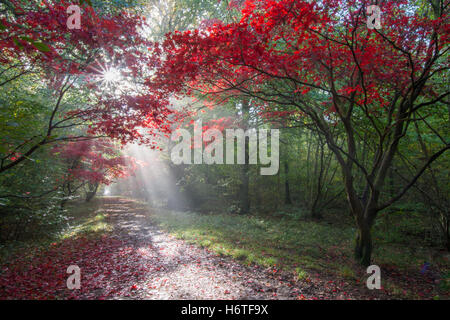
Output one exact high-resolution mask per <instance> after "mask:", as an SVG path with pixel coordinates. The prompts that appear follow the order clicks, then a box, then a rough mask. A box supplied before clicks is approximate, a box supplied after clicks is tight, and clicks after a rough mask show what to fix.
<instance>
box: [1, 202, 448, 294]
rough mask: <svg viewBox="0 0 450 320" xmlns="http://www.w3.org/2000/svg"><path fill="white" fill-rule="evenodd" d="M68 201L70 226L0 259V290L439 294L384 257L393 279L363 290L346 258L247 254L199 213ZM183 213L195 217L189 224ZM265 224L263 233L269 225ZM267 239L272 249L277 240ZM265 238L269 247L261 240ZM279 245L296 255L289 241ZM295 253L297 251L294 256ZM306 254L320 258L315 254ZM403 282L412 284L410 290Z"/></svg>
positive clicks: (430, 281)
mask: <svg viewBox="0 0 450 320" xmlns="http://www.w3.org/2000/svg"><path fill="white" fill-rule="evenodd" d="M72 211H73V216H75V219H74V221H72V223H71V225H72V227H71V228H70V230H69V231H67V232H66V233H65V234H64V235H63V236H62V237H61V238H60V239H58V240H57V241H55V242H52V243H49V244H48V245H46V246H40V247H35V248H32V249H30V248H28V249H27V250H26V251H22V252H18V253H16V254H15V256H14V257H10V258H8V261H2V262H1V263H0V299H248V300H252V299H299V300H303V299H392V298H411V297H412V298H421V299H432V298H437V297H439V298H441V299H442V298H444V299H445V298H446V296H445V295H444V296H442V292H441V291H439V290H440V289H439V288H438V287H439V286H437V285H436V283H437V282H436V279H435V276H434V275H433V273H430V274H429V275H428V274H420V273H417V274H415V275H414V274H413V275H410V274H406V275H405V274H400V273H399V272H398V270H396V269H395V268H394V266H390V267H388V266H384V267H387V268H388V269H389V268H390V269H389V271H388V277H389V278H393V277H397V278H399V279H400V280H398V281H397V282H396V283H397V284H396V285H395V287H393V285H392V284H391V285H390V286H389V287H386V286H384V287H383V288H382V290H368V289H367V288H366V285H365V280H364V277H367V275H363V273H360V274H357V272H356V273H355V272H354V271H353V270H352V269H351V268H349V267H345V268H343V269H342V268H340V269H339V270H341V271H343V273H342V274H336V273H333V272H325V271H324V270H319V269H317V268H316V269H315V268H314V264H313V263H312V261H311V257H310V256H305V258H308V259H305V260H308V261H309V264H308V265H307V266H309V267H310V268H309V269H308V268H305V265H304V264H301V263H300V264H299V265H300V266H301V267H295V266H296V264H294V267H295V268H293V265H292V264H290V263H287V262H286V263H285V262H283V261H282V260H283V259H282V258H280V257H279V256H277V255H271V254H270V252H262V253H261V254H262V255H260V254H259V253H258V252H260V250H259V249H260V248H257V247H255V246H253V247H252V248H254V249H255V254H254V255H251V253H249V251H246V250H245V249H244V248H250V247H248V246H247V247H246V246H245V243H246V242H247V244H250V245H252V244H251V243H249V241H250V240H251V237H247V238H246V237H245V235H244V236H243V235H242V234H241V235H240V237H241V238H240V239H239V240H238V241H236V243H235V247H233V246H232V245H231V247H230V246H228V247H227V246H226V243H225V242H221V244H220V246H218V245H217V244H218V243H219V242H218V241H216V242H215V241H214V239H216V238H215V236H216V235H215V234H214V233H213V232H210V231H209V230H208V229H207V228H206V226H208V224H206V223H205V222H204V221H203V222H202V221H201V217H200V216H195V217H193V216H192V214H191V215H189V214H188V213H187V214H186V215H184V216H183V215H182V214H181V213H177V214H175V213H168V212H158V213H156V212H155V211H153V210H152V209H148V208H147V207H146V206H145V205H144V204H142V203H139V202H137V201H134V200H129V199H124V198H115V197H109V198H102V199H100V200H98V201H97V202H96V205H95V206H91V207H90V208H89V209H87V207H86V206H80V207H78V208H77V206H74V207H73V208H72ZM192 218H194V220H196V221H197V222H198V223H197V224H196V225H195V228H193V226H194V224H193V220H192ZM206 218H207V219H211V217H209V218H208V217H206ZM214 219H216V220H217V218H214ZM222 219H223V217H222ZM216 220H214V221H216ZM258 221H262V222H261V225H260V226H259V227H258V226H256V227H255V226H253V227H255V228H256V229H258V228H259V229H261V228H263V229H264V228H265V226H264V221H263V220H258ZM216 222H217V221H216ZM235 222H236V221H235ZM237 222H238V223H240V224H241V225H245V223H244V224H242V221H237ZM218 223H221V224H222V225H223V226H224V230H225V232H227V230H226V229H227V227H231V228H234V229H235V230H236V231H237V232H239V227H238V225H232V226H230V222H229V221H228V222H226V221H223V220H220V221H218ZM233 223H234V222H233ZM187 226H189V227H190V228H187ZM266 227H267V226H266ZM266 229H267V228H266ZM165 230H166V231H165ZM182 230H184V231H189V232H184V233H183V232H181V231H182ZM240 231H242V230H240ZM311 231H312V232H313V233H314V230H311ZM265 233H267V234H269V236H270V230H265ZM202 235H203V237H202ZM206 235H209V237H206ZM182 238H184V240H183V239H182ZM269 240H270V239H269ZM270 242H271V244H272V247H273V248H272V249H273V250H277V243H276V242H273V241H272V240H271V241H270ZM228 244H229V245H230V243H228ZM266 247H267V248H266V250H268V251H269V249H270V246H269V245H268V244H266ZM317 247H319V248H320V244H317ZM278 249H279V251H281V252H284V251H285V250H283V248H278ZM284 249H286V248H284ZM221 250H222V251H221ZM258 250H259V251H258ZM289 252H291V256H294V257H295V256H296V255H295V254H293V252H292V249H291V251H289ZM323 254H324V255H325V254H328V253H325V252H324V253H323ZM329 254H332V252H329ZM335 255H336V253H335ZM261 257H263V260H260V259H259V258H261ZM296 258H298V261H301V258H302V256H301V255H298V257H296ZM325 258H326V257H325ZM325 258H324V259H325ZM333 259H334V261H333V262H332V263H331V261H330V265H333V264H334V265H336V264H337V263H339V258H338V257H334V258H333ZM274 262H275V263H274ZM315 263H316V264H315V265H316V266H317V265H321V263H322V264H323V262H322V261H319V260H317V261H315ZM70 265H77V266H79V267H80V270H81V288H80V289H79V290H69V289H67V286H66V280H67V278H68V277H69V274H67V273H66V270H67V267H69V266H70ZM346 268H347V269H346ZM331 269H333V268H331ZM382 270H383V267H382ZM396 272H398V274H397V273H396ZM383 279H384V278H382V280H383ZM389 280H392V279H389ZM402 281H403V282H402ZM390 282H392V281H390ZM392 283H394V282H392ZM402 283H403V285H407V286H408V288H403V287H402ZM393 288H394V289H395V290H394V289H393ZM407 290H409V291H407ZM411 292H418V294H415V295H413V296H411Z"/></svg>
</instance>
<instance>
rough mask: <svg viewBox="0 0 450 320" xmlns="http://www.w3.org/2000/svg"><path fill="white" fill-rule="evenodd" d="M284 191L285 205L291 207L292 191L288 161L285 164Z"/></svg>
mask: <svg viewBox="0 0 450 320" xmlns="http://www.w3.org/2000/svg"><path fill="white" fill-rule="evenodd" d="M284 174H285V177H284V190H285V199H284V204H286V205H291V204H292V200H291V190H290V187H289V163H288V162H287V161H285V162H284Z"/></svg>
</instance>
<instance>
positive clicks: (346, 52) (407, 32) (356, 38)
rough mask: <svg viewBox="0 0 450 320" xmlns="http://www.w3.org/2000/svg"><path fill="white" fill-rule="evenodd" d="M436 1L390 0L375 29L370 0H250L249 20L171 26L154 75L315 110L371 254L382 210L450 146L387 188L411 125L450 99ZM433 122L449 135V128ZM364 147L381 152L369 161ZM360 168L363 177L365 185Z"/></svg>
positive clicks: (443, 6) (180, 85)
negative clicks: (424, 5) (427, 5)
mask: <svg viewBox="0 0 450 320" xmlns="http://www.w3.org/2000/svg"><path fill="white" fill-rule="evenodd" d="M432 4H433V6H432V8H433V12H434V14H429V15H423V14H420V13H419V12H418V8H417V7H416V6H415V3H414V2H412V1H405V0H401V1H380V3H379V5H380V8H381V11H382V17H383V18H382V21H381V23H382V27H381V29H371V28H369V27H368V11H367V10H368V6H369V5H371V1H354V0H350V1H340V0H324V1H319V2H307V1H298V0H282V1H260V0H248V1H246V2H245V6H244V8H243V9H242V19H241V20H240V21H238V22H235V23H230V24H223V23H216V24H214V25H213V26H211V27H210V28H207V29H206V30H193V31H192V30H189V31H186V32H175V33H172V34H169V35H168V36H167V38H166V39H165V41H164V42H163V43H162V44H161V46H160V47H158V46H156V47H155V48H154V53H155V54H156V55H157V56H159V57H160V59H161V67H160V68H159V70H158V71H157V73H156V75H155V77H154V78H153V79H152V81H153V83H154V84H155V85H157V86H158V88H160V90H164V91H167V92H172V93H174V94H177V95H179V96H182V95H191V94H193V93H195V92H202V93H207V94H209V95H210V96H214V97H217V99H219V97H220V98H223V97H224V96H227V95H229V96H236V95H237V96H241V97H246V98H247V99H249V101H250V102H251V103H257V102H266V103H271V104H276V105H279V106H280V107H282V108H283V107H284V108H287V109H292V108H294V109H295V110H296V111H297V112H298V114H299V115H301V116H303V117H305V118H306V119H308V121H311V122H312V123H313V125H314V127H315V128H316V130H317V132H318V133H319V134H320V139H323V141H324V142H325V143H326V145H327V147H328V148H329V149H330V150H331V151H332V152H333V154H334V157H335V158H336V160H337V162H338V163H339V166H340V169H341V172H342V178H343V181H344V187H345V193H346V197H347V201H348V206H349V209H350V212H351V214H352V215H353V217H354V219H355V222H356V225H357V227H358V233H357V236H356V244H355V257H356V259H357V260H358V261H360V262H361V263H362V264H363V265H369V264H370V262H371V255H372V237H371V228H372V226H373V224H374V221H375V219H376V217H377V215H378V213H379V212H380V211H381V210H383V209H385V208H388V207H389V206H390V205H392V204H393V203H395V202H396V201H398V200H399V199H401V198H402V197H403V196H404V195H405V194H406V192H407V191H408V190H410V188H411V187H412V186H413V185H414V184H415V183H416V181H417V180H418V179H419V178H420V177H421V176H422V175H423V173H424V172H425V171H426V170H427V169H428V168H429V167H430V165H431V164H432V163H433V162H434V161H435V160H436V159H438V158H439V157H440V156H441V155H442V154H444V153H445V152H446V151H447V150H448V149H449V148H450V145H449V143H448V141H446V140H445V139H439V144H437V145H435V146H434V148H433V150H428V154H427V155H424V156H426V160H425V161H423V163H422V164H421V165H420V166H417V170H416V172H415V173H414V174H413V175H412V176H411V177H410V178H409V179H408V180H407V181H405V183H404V185H403V187H402V188H400V189H399V190H398V191H397V192H396V193H395V194H390V193H388V192H385V191H386V187H385V182H386V177H387V175H388V173H389V171H390V169H391V168H392V164H393V161H394V159H395V157H396V155H397V153H398V150H399V148H400V146H401V145H402V142H403V141H404V137H405V135H406V134H407V133H408V132H409V131H410V130H412V129H413V127H414V125H415V124H416V123H417V124H419V125H422V124H425V122H424V121H425V120H424V119H426V117H427V115H429V114H432V113H433V112H435V111H436V110H440V109H442V108H445V101H444V100H445V99H446V97H447V96H448V94H449V91H448V87H447V86H446V85H445V83H444V82H443V81H442V80H443V77H442V75H443V74H446V73H447V72H448V68H449V66H448V62H447V59H448V42H449V39H448V34H449V32H448V30H449V25H448V6H449V3H448V1H445V0H442V1H433V2H432ZM334 128H339V129H340V132H341V135H342V137H343V138H342V141H343V143H342V144H340V143H338V142H337V139H336V137H335V135H334V134H333V131H334ZM431 131H432V132H433V133H434V134H435V135H436V136H437V137H441V135H440V134H439V133H438V131H439V128H432V130H431ZM361 133H365V134H363V135H361ZM362 148H367V150H371V152H372V154H373V155H374V156H373V158H372V159H366V161H362V159H363V157H365V155H364V154H363V153H362ZM356 176H362V177H363V183H364V187H363V188H361V189H359V188H358V187H357V186H356V184H355V177H356Z"/></svg>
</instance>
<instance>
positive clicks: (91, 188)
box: [86, 182, 100, 202]
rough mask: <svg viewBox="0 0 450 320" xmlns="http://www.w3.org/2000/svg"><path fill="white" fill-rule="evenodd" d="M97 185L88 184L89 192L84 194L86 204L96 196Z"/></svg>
mask: <svg viewBox="0 0 450 320" xmlns="http://www.w3.org/2000/svg"><path fill="white" fill-rule="evenodd" d="M99 185H100V184H99V183H98V182H97V183H95V184H91V183H89V191H88V192H86V202H89V201H91V200H92V199H94V197H95V195H96V194H97V190H98V187H99Z"/></svg>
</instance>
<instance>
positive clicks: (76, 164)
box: [53, 139, 136, 201]
mask: <svg viewBox="0 0 450 320" xmlns="http://www.w3.org/2000/svg"><path fill="white" fill-rule="evenodd" d="M116 149H117V148H116V147H115V146H114V145H113V144H112V143H111V142H110V141H109V140H106V139H92V140H85V141H79V142H68V143H66V144H64V145H61V146H55V147H54V148H53V154H54V155H55V156H58V157H60V158H61V159H64V161H65V162H66V163H67V165H68V168H67V174H66V176H65V177H64V179H63V180H62V181H61V184H62V185H63V189H64V190H65V191H66V196H71V195H73V194H75V193H76V191H77V190H79V189H81V188H84V187H86V186H87V187H88V191H87V192H86V201H90V200H91V199H92V198H93V197H94V196H95V194H96V193H97V190H98V187H99V186H100V185H101V184H103V185H109V184H111V183H112V182H114V181H116V180H117V179H119V178H124V177H127V176H128V175H130V174H132V173H133V172H134V170H135V169H136V164H135V162H134V160H133V159H132V158H130V157H128V156H124V155H121V154H120V153H119V152H118V151H117V150H116ZM77 183H78V185H77Z"/></svg>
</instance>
